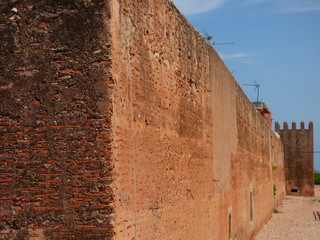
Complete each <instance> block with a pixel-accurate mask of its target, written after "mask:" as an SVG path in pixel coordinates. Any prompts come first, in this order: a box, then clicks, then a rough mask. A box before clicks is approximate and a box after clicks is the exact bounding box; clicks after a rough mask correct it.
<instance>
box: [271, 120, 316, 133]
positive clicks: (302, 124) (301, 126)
mask: <svg viewBox="0 0 320 240" xmlns="http://www.w3.org/2000/svg"><path fill="white" fill-rule="evenodd" d="M281 130H312V131H313V122H312V121H310V122H309V126H308V128H305V123H304V121H302V122H300V129H298V128H297V124H296V122H292V123H291V129H290V128H289V126H288V123H287V122H283V128H282V129H281V127H280V124H279V122H276V123H275V131H276V132H279V131H281Z"/></svg>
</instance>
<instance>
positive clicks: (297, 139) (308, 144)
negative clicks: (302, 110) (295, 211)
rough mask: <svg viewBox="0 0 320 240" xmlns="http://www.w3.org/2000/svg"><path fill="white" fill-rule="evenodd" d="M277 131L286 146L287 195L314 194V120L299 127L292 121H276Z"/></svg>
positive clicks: (302, 123)
mask: <svg viewBox="0 0 320 240" xmlns="http://www.w3.org/2000/svg"><path fill="white" fill-rule="evenodd" d="M275 131H276V132H277V133H279V134H280V137H281V141H282V143H283V147H284V162H285V172H286V192H287V195H299V196H314V159H313V158H314V157H313V155H314V153H313V151H314V149H313V122H310V123H309V126H308V128H305V124H304V122H301V123H300V129H297V126H296V123H295V122H293V123H292V127H291V129H289V127H288V123H287V122H284V123H283V128H282V129H281V128H280V124H279V123H278V122H276V124H275Z"/></svg>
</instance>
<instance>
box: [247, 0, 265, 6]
mask: <svg viewBox="0 0 320 240" xmlns="http://www.w3.org/2000/svg"><path fill="white" fill-rule="evenodd" d="M267 1H270V0H245V1H244V2H243V4H242V5H243V6H245V5H255V4H260V3H263V2H267Z"/></svg>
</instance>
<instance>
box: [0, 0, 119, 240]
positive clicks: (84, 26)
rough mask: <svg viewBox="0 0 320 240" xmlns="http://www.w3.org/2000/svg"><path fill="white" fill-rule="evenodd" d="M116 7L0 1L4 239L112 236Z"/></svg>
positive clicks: (0, 217)
mask: <svg viewBox="0 0 320 240" xmlns="http://www.w3.org/2000/svg"><path fill="white" fill-rule="evenodd" d="M109 17H110V16H109V10H108V6H106V4H105V2H104V1H98V0H94V1H86V0H78V1H69V0H64V1H62V0H52V1H51V0H49V1H47V0H46V1H42V0H40V1H31V0H26V1H1V3H0V52H1V55H0V102H1V105H0V176H1V177H0V238H1V239H34V238H36V239H109V238H110V237H111V236H112V235H113V233H112V232H113V230H112V226H111V225H110V213H111V212H112V209H111V207H110V206H109V203H110V202H111V201H112V198H113V196H112V191H111V189H110V172H111V169H112V165H111V163H110V155H111V149H110V146H109V145H110V144H109V143H110V141H111V139H110V128H111V125H110V114H109V111H108V106H109V102H108V101H107V98H108V79H109V77H110V75H109V70H108V65H109V64H110V58H109V57H110V34H109V32H108V28H107V24H108V22H109Z"/></svg>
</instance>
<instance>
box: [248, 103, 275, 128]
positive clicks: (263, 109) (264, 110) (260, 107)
mask: <svg viewBox="0 0 320 240" xmlns="http://www.w3.org/2000/svg"><path fill="white" fill-rule="evenodd" d="M252 104H253V106H254V107H255V109H256V110H257V111H258V112H259V113H260V114H261V115H262V116H263V117H264V118H265V119H266V120H267V122H268V124H269V126H270V127H271V126H272V117H271V111H270V110H269V108H268V107H267V105H266V104H265V103H264V102H253V103H252Z"/></svg>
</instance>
